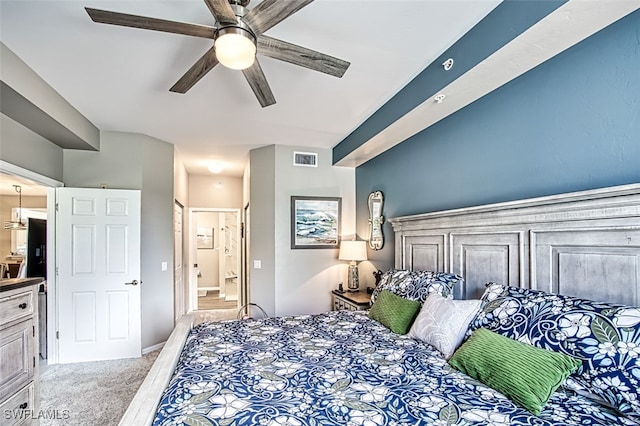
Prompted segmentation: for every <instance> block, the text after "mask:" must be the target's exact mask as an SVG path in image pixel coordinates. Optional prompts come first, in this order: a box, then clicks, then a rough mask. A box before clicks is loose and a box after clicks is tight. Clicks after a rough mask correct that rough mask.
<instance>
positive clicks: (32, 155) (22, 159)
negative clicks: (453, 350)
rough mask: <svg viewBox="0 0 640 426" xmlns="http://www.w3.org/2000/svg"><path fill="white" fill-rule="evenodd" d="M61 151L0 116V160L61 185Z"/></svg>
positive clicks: (21, 126)
mask: <svg viewBox="0 0 640 426" xmlns="http://www.w3.org/2000/svg"><path fill="white" fill-rule="evenodd" d="M62 151H63V150H62V148H60V147H59V146H58V145H55V144H54V143H52V142H50V141H48V140H47V139H45V138H43V137H42V136H40V135H38V134H36V133H34V132H32V131H31V130H29V129H28V128H26V127H24V126H23V125H22V124H20V123H17V122H15V121H13V120H12V119H11V118H9V117H7V116H6V115H4V114H0V160H3V161H6V162H7V163H11V164H13V165H15V166H18V167H22V168H23V169H27V170H30V171H32V172H35V173H38V174H41V175H43V176H46V177H48V178H51V179H54V180H57V181H59V182H62V165H63V158H62Z"/></svg>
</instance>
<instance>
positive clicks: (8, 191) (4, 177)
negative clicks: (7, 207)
mask: <svg viewBox="0 0 640 426" xmlns="http://www.w3.org/2000/svg"><path fill="white" fill-rule="evenodd" d="M13 185H20V190H21V191H22V196H23V197H44V196H46V195H47V187H45V186H42V185H40V184H39V183H36V182H34V181H32V180H29V179H26V178H23V177H20V176H13V175H10V174H7V173H3V172H0V195H14V196H16V197H17V196H18V193H17V192H16V190H15V188H14V187H13Z"/></svg>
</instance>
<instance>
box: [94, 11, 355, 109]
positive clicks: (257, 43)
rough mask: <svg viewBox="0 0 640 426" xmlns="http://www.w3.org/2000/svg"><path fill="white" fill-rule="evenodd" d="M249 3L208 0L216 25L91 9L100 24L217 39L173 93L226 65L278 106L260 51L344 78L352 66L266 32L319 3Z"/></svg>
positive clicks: (263, 102)
mask: <svg viewBox="0 0 640 426" xmlns="http://www.w3.org/2000/svg"><path fill="white" fill-rule="evenodd" d="M249 1H250V0H204V2H205V3H206V5H207V7H208V8H209V10H210V11H211V14H212V15H213V17H214V19H215V21H216V26H215V27H211V26H207V25H197V24H189V23H184V22H177V21H168V20H165V19H157V18H150V17H146V16H138V15H129V14H126V13H118V12H110V11H106V10H99V9H92V8H89V7H85V10H86V11H87V13H88V14H89V16H90V17H91V19H92V20H93V21H94V22H99V23H103V24H111V25H120V26H124V27H133V28H141V29H145V30H154V31H163V32H168V33H174V34H183V35H189V36H193V37H202V38H209V39H212V40H213V46H212V47H211V48H210V49H209V50H208V51H207V52H206V53H205V54H204V55H203V56H202V57H201V58H200V59H198V61H196V63H195V64H193V66H192V67H191V68H189V70H187V72H186V73H185V74H184V75H183V76H182V77H181V78H180V79H179V80H178V81H177V82H176V84H174V85H173V87H171V89H169V90H170V91H171V92H176V93H186V92H187V91H188V90H189V89H191V87H193V85H194V84H196V83H197V82H198V81H199V80H200V79H201V78H202V77H203V76H204V75H205V74H206V73H208V72H209V71H211V69H213V67H215V66H216V65H217V64H218V63H221V64H222V65H224V66H226V67H228V68H232V69H238V70H242V73H243V74H244V76H245V78H246V79H247V82H248V83H249V86H251V89H252V90H253V93H254V94H255V95H256V97H257V98H258V101H259V102H260V105H262V107H263V108H264V107H267V106H269V105H273V104H275V103H276V100H275V97H274V96H273V93H272V92H271V88H270V87H269V84H268V83H267V79H266V77H265V75H264V72H263V71H262V67H261V66H260V63H259V62H258V59H257V58H256V53H257V54H260V55H264V56H269V57H271V58H274V59H279V60H281V61H286V62H289V63H291V64H294V65H299V66H301V67H305V68H309V69H312V70H315V71H320V72H322V73H325V74H329V75H333V76H335V77H342V76H343V75H344V73H345V71H346V70H347V68H348V67H349V65H350V64H349V62H347V61H343V60H342V59H338V58H334V57H333V56H329V55H325V54H324V53H320V52H317V51H315V50H311V49H307V48H304V47H301V46H297V45H295V44H291V43H288V42H286V41H282V40H278V39H275V38H272V37H268V36H265V35H264V34H263V33H264V32H265V31H267V30H268V29H269V28H271V27H273V26H275V25H277V24H278V23H280V22H282V21H283V20H285V19H286V18H288V17H289V16H291V15H293V14H294V13H295V12H297V11H298V10H300V9H302V8H303V7H305V6H307V5H308V4H309V3H311V2H313V0H264V1H262V2H260V3H259V4H258V5H257V6H256V7H254V8H252V9H251V10H249V9H247V8H246V6H247V5H248V4H249Z"/></svg>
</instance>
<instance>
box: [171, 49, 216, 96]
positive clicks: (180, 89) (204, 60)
mask: <svg viewBox="0 0 640 426" xmlns="http://www.w3.org/2000/svg"><path fill="white" fill-rule="evenodd" d="M216 65H218V59H216V51H215V48H213V47H211V49H209V50H207V53H205V54H204V55H202V57H201V58H200V59H198V60H197V61H196V63H195V64H193V66H192V67H191V68H189V70H188V71H187V72H186V73H184V75H183V76H182V77H181V78H180V80H178V81H177V82H176V84H174V85H173V87H171V89H169V91H170V92H175V93H187V91H188V90H189V89H191V87H193V85H194V84H196V83H197V82H198V81H200V79H201V78H202V77H204V75H205V74H206V73H208V72H209V71H211V69H212V68H213V67H215V66H216Z"/></svg>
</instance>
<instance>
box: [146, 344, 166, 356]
mask: <svg viewBox="0 0 640 426" xmlns="http://www.w3.org/2000/svg"><path fill="white" fill-rule="evenodd" d="M165 343H166V342H161V343H158V344H157V345H153V346H149V347H148V348H144V349H142V355H146V354H148V353H151V352H153V351H157V350H158V349H162V347H163V346H164V344H165Z"/></svg>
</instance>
